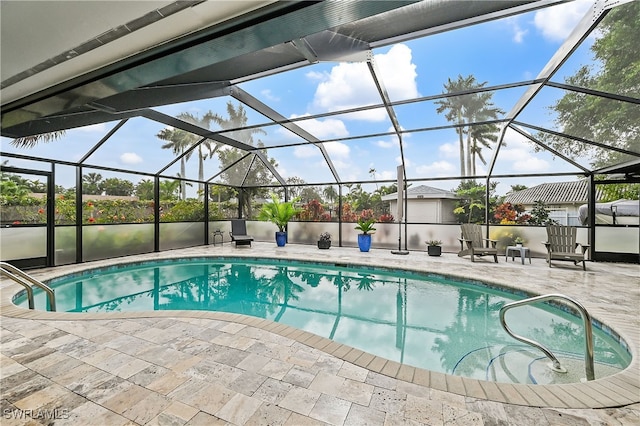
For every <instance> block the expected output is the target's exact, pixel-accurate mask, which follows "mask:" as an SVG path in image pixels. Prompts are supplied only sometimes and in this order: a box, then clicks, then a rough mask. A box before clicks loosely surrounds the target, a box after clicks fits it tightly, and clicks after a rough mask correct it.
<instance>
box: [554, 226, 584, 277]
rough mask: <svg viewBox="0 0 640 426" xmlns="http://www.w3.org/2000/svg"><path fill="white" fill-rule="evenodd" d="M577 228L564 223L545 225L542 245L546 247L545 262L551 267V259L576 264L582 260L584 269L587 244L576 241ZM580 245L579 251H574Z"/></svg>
mask: <svg viewBox="0 0 640 426" xmlns="http://www.w3.org/2000/svg"><path fill="white" fill-rule="evenodd" d="M577 233H578V230H577V228H575V227H573V226H564V225H547V241H546V242H544V243H543V244H544V246H545V247H546V248H547V262H548V263H549V268H551V261H552V260H568V261H571V262H573V263H574V264H575V265H576V266H577V265H578V262H582V270H583V271H586V270H587V267H586V265H585V257H586V256H585V255H586V253H587V250H588V249H589V245H587V244H580V243H577V242H576V235H577ZM578 246H581V248H582V249H581V252H582V253H580V252H576V249H577V248H578Z"/></svg>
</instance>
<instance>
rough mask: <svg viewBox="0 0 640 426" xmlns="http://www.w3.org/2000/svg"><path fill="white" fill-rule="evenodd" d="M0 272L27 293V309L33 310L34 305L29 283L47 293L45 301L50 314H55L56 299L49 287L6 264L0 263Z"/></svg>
mask: <svg viewBox="0 0 640 426" xmlns="http://www.w3.org/2000/svg"><path fill="white" fill-rule="evenodd" d="M0 272H2V273H3V274H4V275H5V276H7V277H8V278H11V279H12V280H13V281H15V282H16V283H18V284H20V285H21V286H23V287H24V288H25V290H26V291H27V298H28V299H29V309H35V303H34V300H33V288H31V286H30V285H29V283H31V284H33V285H34V286H36V287H38V288H40V289H42V290H44V291H45V293H47V299H48V300H49V310H50V311H51V312H55V310H56V297H55V293H54V291H53V289H52V288H51V287H49V286H48V285H46V284H44V283H42V282H40V281H38V280H37V279H35V278H33V277H32V276H31V275H29V274H27V273H25V272H24V271H22V270H21V269H18V268H16V267H15V266H13V265H12V264H10V263H7V262H0Z"/></svg>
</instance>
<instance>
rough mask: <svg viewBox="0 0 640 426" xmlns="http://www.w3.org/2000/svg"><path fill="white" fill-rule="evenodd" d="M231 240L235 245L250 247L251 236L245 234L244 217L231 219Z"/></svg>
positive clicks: (245, 223)
mask: <svg viewBox="0 0 640 426" xmlns="http://www.w3.org/2000/svg"><path fill="white" fill-rule="evenodd" d="M229 235H230V236H231V241H232V242H235V243H236V247H238V246H239V245H249V247H251V241H253V237H252V236H250V235H247V222H246V221H245V220H244V219H231V232H229Z"/></svg>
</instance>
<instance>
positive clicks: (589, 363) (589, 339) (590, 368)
mask: <svg viewBox="0 0 640 426" xmlns="http://www.w3.org/2000/svg"><path fill="white" fill-rule="evenodd" d="M551 299H561V300H564V301H567V302H570V303H571V304H573V305H574V306H575V307H576V308H577V310H578V312H579V313H580V316H581V317H582V322H583V324H584V340H585V353H584V363H585V370H586V375H587V380H595V372H594V365H593V362H594V361H593V329H592V326H591V315H590V314H589V312H587V310H586V308H585V307H584V306H583V305H582V304H581V303H580V302H578V301H577V300H575V299H573V298H571V297H569V296H565V295H564V294H557V293H555V294H545V295H542V296H535V297H530V298H528V299H524V300H519V301H516V302H511V303H507V304H505V305H504V306H503V307H502V308H500V324H502V328H504V330H505V331H506V332H507V333H508V334H509V335H510V336H511V337H513V338H514V339H516V340H520V341H521V342H524V343H527V344H529V345H531V346H534V347H536V348H538V349H540V350H541V351H542V352H543V353H544V354H545V355H546V356H547V358H549V359H550V360H551V362H552V363H553V366H552V369H553V370H554V371H558V372H566V370H565V369H564V368H563V367H562V366H560V361H558V358H556V356H555V355H554V354H553V353H552V352H551V351H550V350H549V349H547V347H545V346H544V345H542V344H541V343H539V342H536V341H534V340H531V339H527V338H526V337H523V336H520V335H518V334H516V333H514V332H513V331H511V329H510V328H509V326H507V323H506V321H505V318H504V317H505V314H506V312H507V311H508V310H509V309H511V308H515V307H518V306H522V305H528V304H531V303H536V302H544V301H547V300H551Z"/></svg>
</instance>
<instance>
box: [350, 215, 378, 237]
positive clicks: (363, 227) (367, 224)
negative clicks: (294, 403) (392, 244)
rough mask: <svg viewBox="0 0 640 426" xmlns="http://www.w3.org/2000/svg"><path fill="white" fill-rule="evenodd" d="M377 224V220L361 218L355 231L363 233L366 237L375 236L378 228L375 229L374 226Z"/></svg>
mask: <svg viewBox="0 0 640 426" xmlns="http://www.w3.org/2000/svg"><path fill="white" fill-rule="evenodd" d="M375 223H376V220H375V219H374V218H369V219H365V218H360V219H358V224H357V225H356V227H355V229H356V230H357V231H360V232H362V233H363V234H364V235H367V234H374V233H375V230H376V228H374V227H373V225H374V224H375Z"/></svg>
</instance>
